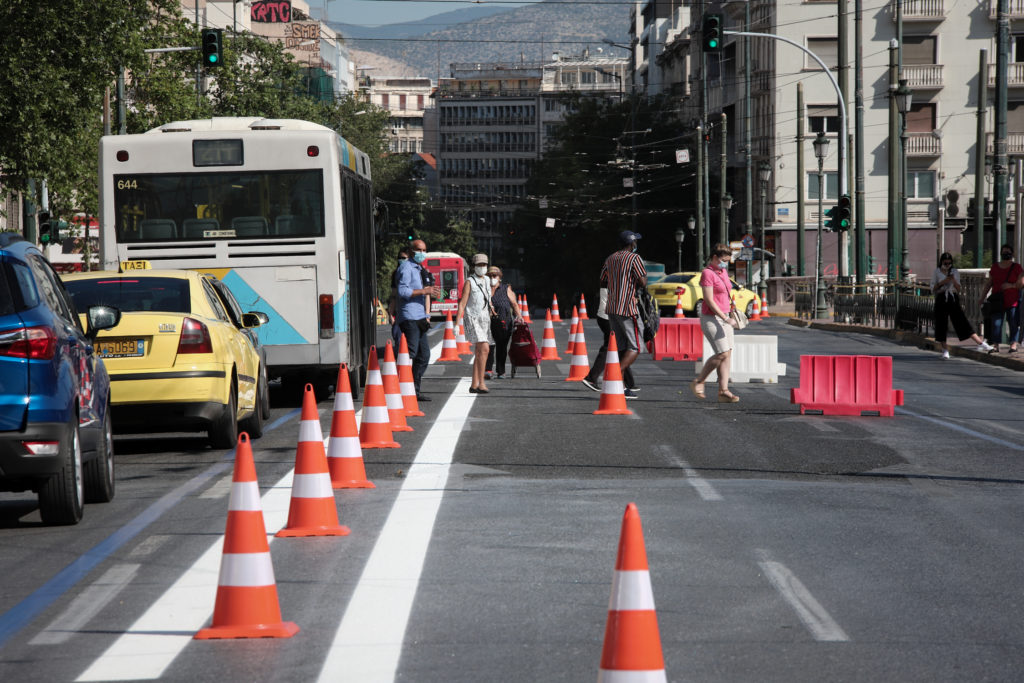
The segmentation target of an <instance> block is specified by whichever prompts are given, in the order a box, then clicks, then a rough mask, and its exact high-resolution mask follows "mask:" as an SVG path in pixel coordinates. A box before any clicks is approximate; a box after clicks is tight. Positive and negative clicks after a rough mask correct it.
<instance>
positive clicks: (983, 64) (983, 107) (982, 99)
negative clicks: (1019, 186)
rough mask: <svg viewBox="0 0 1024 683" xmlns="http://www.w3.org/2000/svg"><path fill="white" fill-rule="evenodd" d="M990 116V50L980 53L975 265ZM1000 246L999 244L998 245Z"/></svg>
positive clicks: (981, 236) (979, 254)
mask: <svg viewBox="0 0 1024 683" xmlns="http://www.w3.org/2000/svg"><path fill="white" fill-rule="evenodd" d="M987 116H988V50H980V51H979V54H978V113H977V117H978V122H977V123H978V132H977V139H976V141H975V145H974V240H975V247H974V267H975V268H981V267H982V261H983V252H984V251H985V147H986V140H985V119H986V117H987ZM996 248H998V245H997V246H996Z"/></svg>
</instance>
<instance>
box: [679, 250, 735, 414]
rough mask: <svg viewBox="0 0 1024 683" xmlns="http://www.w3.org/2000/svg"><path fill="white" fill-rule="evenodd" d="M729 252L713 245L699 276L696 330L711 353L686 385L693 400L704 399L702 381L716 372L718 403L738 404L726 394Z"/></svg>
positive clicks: (731, 326) (730, 324)
mask: <svg viewBox="0 0 1024 683" xmlns="http://www.w3.org/2000/svg"><path fill="white" fill-rule="evenodd" d="M731 259H732V249H731V248H729V246H728V245H726V244H718V245H715V250H714V251H713V252H711V260H710V261H708V265H707V267H705V268H704V270H703V272H701V274H700V288H701V290H702V291H703V293H704V302H703V303H702V304H701V310H700V329H701V331H702V332H704V338H705V339H707V340H708V343H709V344H710V345H711V349H712V350H713V351H714V352H715V355H713V356H712V357H711V358H709V359H708V360H707V362H706V363H704V368H703V369H702V370H701V371H700V375H699V376H698V377H697V379H695V380H693V381H692V382H691V383H690V390H691V391H693V395H694V396H696V397H697V398H704V380H706V379H707V378H708V375H710V374H711V373H712V372H713V371H715V370H718V402H719V403H738V402H739V400H740V397H739V396H737V395H736V394H733V393H732V392H730V391H729V362H730V357H731V356H732V347H733V336H732V333H733V329H735V327H736V321H735V320H733V318H732V316H731V315H729V312H730V310H731V308H732V298H731V296H730V291H731V290H732V282H731V281H730V280H729V273H728V269H729V261H730V260H731Z"/></svg>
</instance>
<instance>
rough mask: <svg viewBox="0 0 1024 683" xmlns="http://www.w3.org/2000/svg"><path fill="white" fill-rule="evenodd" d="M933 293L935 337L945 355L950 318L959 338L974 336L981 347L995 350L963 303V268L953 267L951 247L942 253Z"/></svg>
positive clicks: (981, 349) (979, 348)
mask: <svg viewBox="0 0 1024 683" xmlns="http://www.w3.org/2000/svg"><path fill="white" fill-rule="evenodd" d="M932 293H934V294H935V341H937V342H939V343H940V344H942V359H943V360H949V346H948V345H947V344H946V334H947V331H948V329H949V321H950V320H952V321H953V329H954V330H956V336H957V339H959V340H960V341H964V340H965V339H970V340H972V341H973V342H974V343H975V344H977V345H978V349H977V350H978V351H991V350H992V347H991V346H989V345H988V343H987V342H986V341H985V340H984V339H982V338H981V337H979V336H978V335H977V334H975V332H974V330H973V329H972V328H971V323H970V322H968V320H967V316H966V315H964V310H963V308H961V307H960V271H959V270H957V269H956V268H954V267H953V255H952V254H950V253H949V252H948V251H947V252H945V253H944V254H943V255H942V256H940V257H939V267H938V268H936V269H935V274H934V275H933V276H932Z"/></svg>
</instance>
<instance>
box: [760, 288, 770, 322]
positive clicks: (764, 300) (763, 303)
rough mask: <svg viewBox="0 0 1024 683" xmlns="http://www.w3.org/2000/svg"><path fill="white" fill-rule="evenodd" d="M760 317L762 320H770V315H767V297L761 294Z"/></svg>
mask: <svg viewBox="0 0 1024 683" xmlns="http://www.w3.org/2000/svg"><path fill="white" fill-rule="evenodd" d="M761 317H762V318H770V317H771V316H770V315H768V296H767V295H766V294H764V293H763V292H762V293H761Z"/></svg>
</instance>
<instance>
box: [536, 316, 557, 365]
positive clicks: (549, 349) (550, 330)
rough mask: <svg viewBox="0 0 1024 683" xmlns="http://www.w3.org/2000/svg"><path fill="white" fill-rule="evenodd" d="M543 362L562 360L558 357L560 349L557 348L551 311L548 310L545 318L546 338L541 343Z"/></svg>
mask: <svg viewBox="0 0 1024 683" xmlns="http://www.w3.org/2000/svg"><path fill="white" fill-rule="evenodd" d="M540 359H541V360H562V357H561V356H559V355H558V347H557V346H555V327H554V325H552V324H551V309H550V308H549V309H548V312H547V315H546V316H545V318H544V337H543V339H541V342H540Z"/></svg>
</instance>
